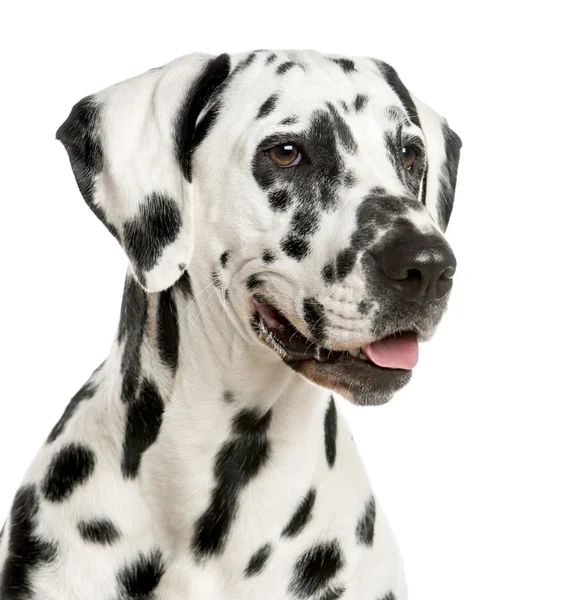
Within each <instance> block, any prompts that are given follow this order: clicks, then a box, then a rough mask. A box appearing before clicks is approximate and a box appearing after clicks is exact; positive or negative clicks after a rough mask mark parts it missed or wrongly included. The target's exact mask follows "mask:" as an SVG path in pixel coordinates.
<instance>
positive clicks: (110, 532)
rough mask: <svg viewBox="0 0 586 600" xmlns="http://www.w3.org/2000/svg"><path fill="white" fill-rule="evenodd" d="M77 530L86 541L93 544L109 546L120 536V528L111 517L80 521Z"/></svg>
mask: <svg viewBox="0 0 586 600" xmlns="http://www.w3.org/2000/svg"><path fill="white" fill-rule="evenodd" d="M77 530H78V531H79V535H81V537H82V538H83V539H84V540H85V541H86V542H90V543H92V544H101V545H103V546H109V545H111V544H113V543H114V542H116V541H117V540H118V539H119V538H120V530H119V529H118V527H116V525H114V523H113V522H112V521H111V520H110V519H90V520H89V521H79V523H78V524H77Z"/></svg>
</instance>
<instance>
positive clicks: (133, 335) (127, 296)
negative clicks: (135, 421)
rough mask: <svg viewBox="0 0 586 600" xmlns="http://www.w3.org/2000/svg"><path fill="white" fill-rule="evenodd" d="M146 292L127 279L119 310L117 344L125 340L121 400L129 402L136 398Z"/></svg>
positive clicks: (132, 279) (144, 320)
mask: <svg viewBox="0 0 586 600" xmlns="http://www.w3.org/2000/svg"><path fill="white" fill-rule="evenodd" d="M147 307H148V299H147V294H146V292H145V291H144V290H143V289H142V288H141V287H140V285H138V283H137V282H136V281H135V280H134V278H133V277H127V278H126V283H125V286H124V295H123V298H122V308H121V310H120V325H119V328H118V342H119V343H120V342H121V341H122V340H123V339H125V340H126V341H125V346H124V354H123V355H122V400H123V401H124V402H131V401H132V400H134V398H135V396H136V390H137V389H138V382H139V378H140V369H141V366H140V348H141V346H142V341H143V338H144V333H145V327H146V321H147Z"/></svg>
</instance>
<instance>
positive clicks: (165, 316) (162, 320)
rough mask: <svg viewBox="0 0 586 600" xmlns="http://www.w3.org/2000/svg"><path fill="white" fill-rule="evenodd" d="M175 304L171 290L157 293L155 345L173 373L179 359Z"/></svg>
mask: <svg viewBox="0 0 586 600" xmlns="http://www.w3.org/2000/svg"><path fill="white" fill-rule="evenodd" d="M177 321H178V315H177V305H176V304H175V298H173V292H172V291H171V290H164V291H162V292H160V293H159V306H158V309H157V345H158V347H159V355H160V356H161V360H162V361H163V363H164V364H165V365H167V367H169V369H171V371H172V372H173V373H175V371H177V362H178V360H179V323H178V322H177Z"/></svg>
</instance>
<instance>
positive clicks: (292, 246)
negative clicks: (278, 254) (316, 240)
mask: <svg viewBox="0 0 586 600" xmlns="http://www.w3.org/2000/svg"><path fill="white" fill-rule="evenodd" d="M281 249H282V250H283V252H284V253H285V254H286V255H287V256H289V257H291V258H293V259H294V260H297V261H300V260H302V259H304V258H305V257H306V256H307V255H308V254H309V242H308V241H307V240H306V239H305V238H301V237H298V236H294V235H289V236H287V237H286V238H284V239H283V240H282V241H281Z"/></svg>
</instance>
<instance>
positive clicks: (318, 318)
mask: <svg viewBox="0 0 586 600" xmlns="http://www.w3.org/2000/svg"><path fill="white" fill-rule="evenodd" d="M303 318H304V319H305V322H306V323H307V328H308V329H309V334H310V338H311V339H314V340H316V341H317V342H320V341H322V340H323V337H324V331H325V326H326V319H325V311H324V307H323V304H321V303H319V302H318V301H317V300H316V299H315V298H306V299H305V300H304V301H303Z"/></svg>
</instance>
